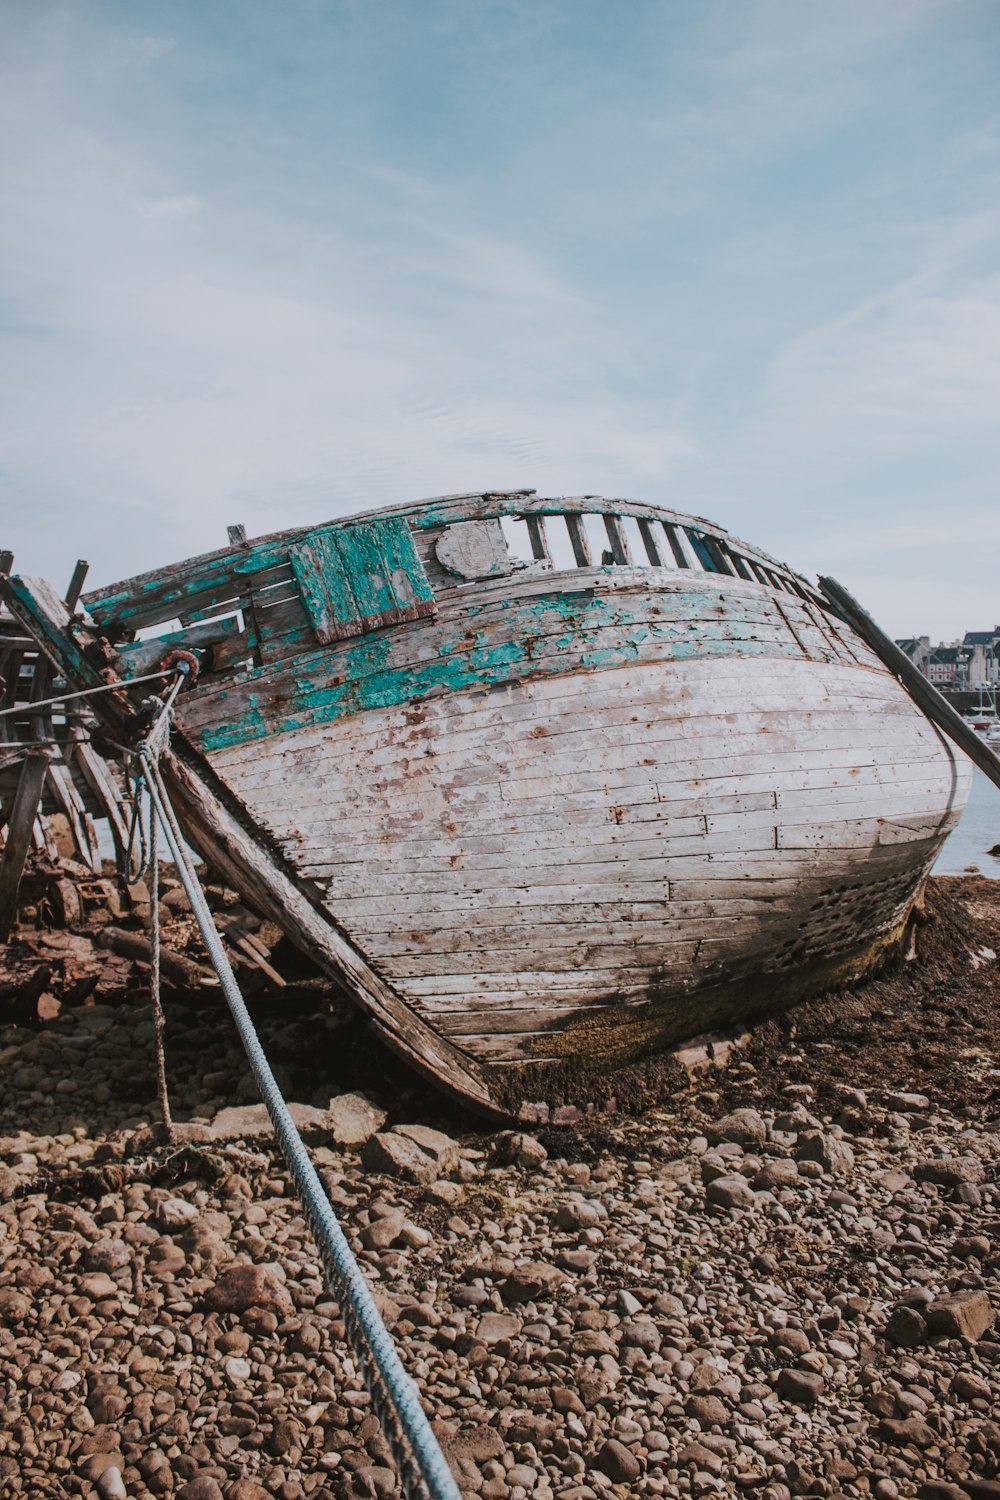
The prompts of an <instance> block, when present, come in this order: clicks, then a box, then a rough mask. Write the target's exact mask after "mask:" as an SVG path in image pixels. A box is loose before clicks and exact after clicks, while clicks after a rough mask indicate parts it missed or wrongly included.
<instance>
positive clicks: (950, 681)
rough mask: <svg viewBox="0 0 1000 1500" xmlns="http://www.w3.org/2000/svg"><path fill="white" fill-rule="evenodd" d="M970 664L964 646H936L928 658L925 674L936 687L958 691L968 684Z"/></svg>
mask: <svg viewBox="0 0 1000 1500" xmlns="http://www.w3.org/2000/svg"><path fill="white" fill-rule="evenodd" d="M968 662H969V655H968V652H967V651H966V649H965V647H964V646H935V647H933V649H932V650H931V651H930V653H929V655H928V657H927V663H926V666H925V667H924V673H925V675H926V677H927V678H928V679H929V681H931V682H932V683H933V684H934V686H935V687H937V688H951V689H953V690H958V689H962V688H964V687H965V686H966V685H967V683H968V680H969V678H968Z"/></svg>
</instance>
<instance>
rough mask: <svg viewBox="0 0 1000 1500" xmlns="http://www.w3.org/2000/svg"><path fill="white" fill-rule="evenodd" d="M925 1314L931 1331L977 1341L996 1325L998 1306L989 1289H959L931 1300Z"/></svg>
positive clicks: (972, 1341) (948, 1336) (953, 1337)
mask: <svg viewBox="0 0 1000 1500" xmlns="http://www.w3.org/2000/svg"><path fill="white" fill-rule="evenodd" d="M924 1316H925V1317H926V1319H927V1326H928V1328H929V1329H930V1331H931V1333H934V1334H943V1335H944V1337H945V1338H951V1339H968V1340H969V1341H970V1343H975V1342H976V1340H977V1339H981V1338H982V1336H983V1334H984V1333H985V1332H986V1331H987V1329H988V1328H991V1327H992V1325H993V1317H994V1310H993V1306H992V1304H991V1302H990V1299H989V1296H988V1294H987V1293H986V1292H982V1291H969V1292H955V1293H954V1294H953V1295H952V1296H950V1297H937V1298H935V1300H934V1301H933V1302H930V1303H928V1305H927V1309H926V1312H925V1314H924Z"/></svg>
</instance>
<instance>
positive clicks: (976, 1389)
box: [951, 1370, 991, 1401]
mask: <svg viewBox="0 0 1000 1500" xmlns="http://www.w3.org/2000/svg"><path fill="white" fill-rule="evenodd" d="M951 1394H952V1396H953V1397H957V1398H958V1400H959V1401H989V1400H990V1399H991V1392H990V1387H989V1383H988V1381H985V1380H984V1379H983V1378H982V1376H981V1375H977V1374H976V1373H975V1372H974V1371H973V1370H959V1371H958V1373H957V1374H956V1376H955V1378H954V1380H953V1381H952V1383H951Z"/></svg>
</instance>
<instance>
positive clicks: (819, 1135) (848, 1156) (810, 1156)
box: [795, 1130, 854, 1175]
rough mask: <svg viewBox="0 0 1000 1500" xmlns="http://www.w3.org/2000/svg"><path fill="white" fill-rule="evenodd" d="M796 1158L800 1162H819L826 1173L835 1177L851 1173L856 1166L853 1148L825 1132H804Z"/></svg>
mask: <svg viewBox="0 0 1000 1500" xmlns="http://www.w3.org/2000/svg"><path fill="white" fill-rule="evenodd" d="M795 1157H796V1160H797V1161H800V1162H809V1161H815V1162H818V1163H819V1165H820V1166H821V1167H822V1168H823V1170H824V1172H830V1173H833V1174H834V1175H837V1174H843V1173H846V1172H850V1171H851V1169H852V1168H853V1166H854V1150H853V1148H852V1147H851V1146H849V1145H848V1144H847V1142H846V1141H840V1140H838V1139H837V1137H836V1136H833V1135H828V1134H827V1133H826V1132H825V1131H823V1130H807V1131H804V1132H803V1133H802V1134H801V1135H800V1136H799V1138H798V1142H797V1144H796V1147H795Z"/></svg>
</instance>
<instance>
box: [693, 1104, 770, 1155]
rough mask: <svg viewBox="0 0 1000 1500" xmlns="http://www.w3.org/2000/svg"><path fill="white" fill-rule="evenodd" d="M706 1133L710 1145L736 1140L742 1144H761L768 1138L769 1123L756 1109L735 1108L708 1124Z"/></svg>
mask: <svg viewBox="0 0 1000 1500" xmlns="http://www.w3.org/2000/svg"><path fill="white" fill-rule="evenodd" d="M705 1135H706V1136H707V1137H708V1141H709V1144H710V1145H718V1144H719V1143H720V1142H721V1141H735V1142H736V1143H737V1145H740V1146H760V1145H762V1144H763V1143H764V1141H766V1140H767V1125H766V1123H765V1121H764V1118H763V1116H762V1115H760V1114H759V1113H758V1112H757V1110H755V1109H734V1110H733V1112H732V1113H731V1114H728V1115H723V1117H722V1119H721V1120H716V1121H715V1122H714V1123H713V1124H711V1125H708V1126H706V1128H705Z"/></svg>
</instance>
